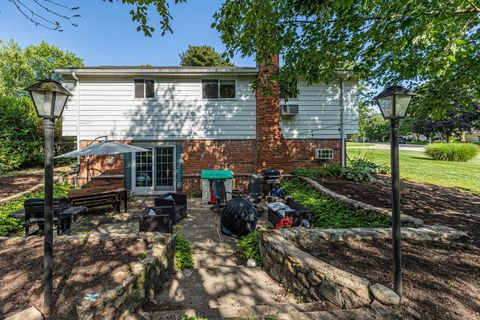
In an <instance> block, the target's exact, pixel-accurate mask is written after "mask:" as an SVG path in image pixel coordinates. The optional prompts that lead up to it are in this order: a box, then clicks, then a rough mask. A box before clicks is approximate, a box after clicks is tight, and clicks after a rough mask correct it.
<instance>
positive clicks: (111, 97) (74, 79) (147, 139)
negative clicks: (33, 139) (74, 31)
mask: <svg viewBox="0 0 480 320" xmlns="http://www.w3.org/2000/svg"><path fill="white" fill-rule="evenodd" d="M276 62H277V63H276V65H277V66H278V60H276ZM56 72H58V73H59V74H61V75H62V76H63V79H64V85H65V87H66V88H67V89H68V90H69V91H70V92H71V93H72V94H73V96H72V97H71V98H70V99H69V101H68V103H67V106H66V108H65V111H64V113H63V122H62V124H63V135H65V136H75V137H76V138H77V143H78V147H85V146H86V145H88V144H89V143H91V142H92V141H93V140H95V139H97V140H98V139H99V137H101V136H105V137H106V138H107V139H108V140H114V141H120V142H122V143H129V144H133V145H137V146H141V147H145V148H148V149H150V150H151V151H148V152H143V153H136V154H127V155H125V156H115V157H100V156H99V157H95V158H92V159H90V168H91V172H90V175H93V176H95V175H98V174H100V173H102V172H109V173H112V172H113V173H122V174H124V184H125V185H126V187H127V188H129V189H131V190H132V191H133V192H134V193H136V194H152V193H160V192H165V191H172V190H182V191H184V192H192V191H195V190H199V189H200V171H201V170H202V169H231V170H232V171H233V172H234V174H235V181H236V183H237V184H238V183H244V182H245V181H246V178H248V176H249V175H250V174H252V173H255V172H259V171H261V170H264V169H266V168H278V169H281V170H283V171H284V172H289V171H291V169H292V168H295V167H300V166H306V165H321V164H323V163H326V162H333V163H340V162H341V161H342V157H344V156H345V154H344V152H342V146H344V144H342V139H341V138H342V137H344V138H345V137H346V136H347V135H348V134H354V133H356V132H357V130H358V123H357V81H356V79H354V78H352V77H350V76H349V75H348V73H347V72H339V78H338V81H336V82H334V83H332V84H328V85H323V84H318V85H307V84H306V83H305V82H304V81H302V80H299V81H298V84H297V85H298V88H299V94H298V96H297V97H292V98H290V99H289V100H288V102H285V101H283V102H282V101H280V98H279V92H278V88H277V87H275V88H274V90H273V93H270V94H265V93H262V92H261V91H260V90H259V91H258V92H255V91H254V90H253V89H252V82H253V81H254V80H255V78H256V77H259V76H262V75H263V74H264V73H266V72H270V71H268V70H265V69H263V68H260V67H218V68H217V67H212V68H204V67H86V68H74V69H58V70H56ZM281 109H282V110H281ZM342 131H343V133H342ZM81 163H82V165H81V173H80V178H79V182H80V184H82V183H84V182H85V176H86V169H85V165H84V161H83V159H82V162H81ZM82 179H83V180H82Z"/></svg>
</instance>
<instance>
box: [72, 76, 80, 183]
mask: <svg viewBox="0 0 480 320" xmlns="http://www.w3.org/2000/svg"><path fill="white" fill-rule="evenodd" d="M72 78H73V79H75V81H76V84H75V96H76V97H75V98H76V100H77V101H76V102H77V150H78V149H80V79H78V77H77V75H76V74H75V72H73V71H72ZM77 164H78V168H80V157H77ZM75 187H77V179H75Z"/></svg>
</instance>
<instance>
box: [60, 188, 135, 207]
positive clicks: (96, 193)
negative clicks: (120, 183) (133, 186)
mask: <svg viewBox="0 0 480 320" xmlns="http://www.w3.org/2000/svg"><path fill="white" fill-rule="evenodd" d="M68 199H69V200H70V202H71V204H72V206H74V205H75V204H78V205H82V206H85V207H98V206H102V205H105V204H113V205H115V208H116V209H117V211H118V212H120V203H121V200H123V203H124V207H125V212H127V200H128V196H127V189H125V188H113V189H112V188H111V187H95V188H85V189H77V190H70V191H68ZM117 199H118V200H117ZM117 204H118V205H117Z"/></svg>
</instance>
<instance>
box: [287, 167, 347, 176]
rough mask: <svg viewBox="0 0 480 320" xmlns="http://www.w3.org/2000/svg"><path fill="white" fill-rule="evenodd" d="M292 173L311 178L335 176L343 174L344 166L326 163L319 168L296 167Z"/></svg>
mask: <svg viewBox="0 0 480 320" xmlns="http://www.w3.org/2000/svg"><path fill="white" fill-rule="evenodd" d="M292 174H293V175H296V176H302V177H307V178H310V179H318V178H325V177H331V178H334V177H341V176H342V167H341V166H340V165H335V164H325V165H323V166H321V167H319V168H295V169H293V170H292Z"/></svg>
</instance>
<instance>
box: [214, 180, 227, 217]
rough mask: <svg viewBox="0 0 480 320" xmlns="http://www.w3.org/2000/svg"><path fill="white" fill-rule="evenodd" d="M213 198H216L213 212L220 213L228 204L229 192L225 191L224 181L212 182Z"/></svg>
mask: <svg viewBox="0 0 480 320" xmlns="http://www.w3.org/2000/svg"><path fill="white" fill-rule="evenodd" d="M212 190H213V197H214V198H215V204H214V205H213V210H214V211H216V212H218V213H220V210H221V209H222V208H223V207H224V206H225V204H226V203H227V191H226V189H225V182H224V181H223V180H222V179H214V180H213V181H212Z"/></svg>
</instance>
